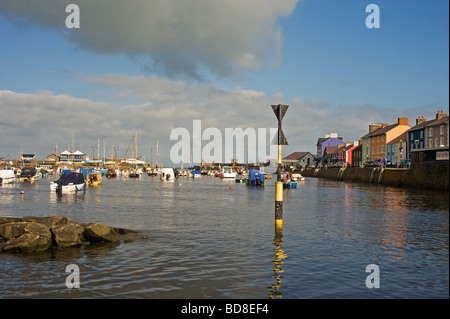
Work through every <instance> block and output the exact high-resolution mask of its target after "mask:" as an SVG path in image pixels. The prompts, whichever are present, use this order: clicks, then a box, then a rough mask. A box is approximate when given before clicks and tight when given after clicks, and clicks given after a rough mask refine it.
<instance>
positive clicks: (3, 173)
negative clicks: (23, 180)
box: [0, 169, 16, 184]
mask: <svg viewBox="0 0 450 319" xmlns="http://www.w3.org/2000/svg"><path fill="white" fill-rule="evenodd" d="M15 180H16V175H15V174H14V170H12V169H2V170H0V184H11V183H14V181H15Z"/></svg>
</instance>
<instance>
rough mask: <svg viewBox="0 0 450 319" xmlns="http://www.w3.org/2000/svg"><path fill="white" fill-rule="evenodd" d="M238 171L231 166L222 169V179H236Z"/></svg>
mask: <svg viewBox="0 0 450 319" xmlns="http://www.w3.org/2000/svg"><path fill="white" fill-rule="evenodd" d="M236 175H237V173H236V170H235V169H234V168H233V167H231V166H224V167H223V168H222V178H236Z"/></svg>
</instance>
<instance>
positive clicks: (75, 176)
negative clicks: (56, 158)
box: [50, 171, 86, 193]
mask: <svg viewBox="0 0 450 319" xmlns="http://www.w3.org/2000/svg"><path fill="white" fill-rule="evenodd" d="M85 189H86V179H85V177H84V175H83V173H75V172H70V171H69V172H66V173H62V174H61V176H60V177H59V179H58V180H57V181H55V182H51V183H50V190H51V191H56V192H57V193H70V192H78V191H82V190H83V191H84V190H85Z"/></svg>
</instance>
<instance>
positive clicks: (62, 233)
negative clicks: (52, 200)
mask: <svg viewBox="0 0 450 319" xmlns="http://www.w3.org/2000/svg"><path fill="white" fill-rule="evenodd" d="M120 239H123V241H124V242H125V243H129V242H133V241H135V240H140V239H148V236H146V235H143V234H140V233H137V232H135V231H133V230H128V229H124V228H112V227H109V226H106V225H103V224H99V223H87V224H78V223H76V222H74V221H72V220H70V219H68V218H67V217H65V216H51V217H35V216H28V217H0V252H2V251H4V252H27V253H31V252H40V251H44V250H47V249H49V248H51V247H57V248H65V247H71V246H78V245H85V244H89V242H86V241H90V242H112V243H120Z"/></svg>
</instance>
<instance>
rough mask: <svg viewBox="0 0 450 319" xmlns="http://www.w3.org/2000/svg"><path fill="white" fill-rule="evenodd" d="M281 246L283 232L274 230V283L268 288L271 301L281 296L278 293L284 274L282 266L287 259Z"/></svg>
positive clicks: (279, 292)
mask: <svg viewBox="0 0 450 319" xmlns="http://www.w3.org/2000/svg"><path fill="white" fill-rule="evenodd" d="M282 244H283V230H282V228H275V237H274V239H273V245H274V246H275V249H274V250H273V251H274V259H273V261H272V263H273V266H274V267H273V275H272V278H274V279H275V283H274V284H272V286H270V287H269V288H270V289H271V291H270V293H269V297H270V298H271V299H276V298H281V297H282V296H283V295H282V293H281V291H280V287H281V280H282V279H283V276H282V273H283V272H284V270H283V268H282V266H283V264H284V261H283V259H284V258H286V257H287V255H286V254H285V253H284V250H283V249H281V246H282Z"/></svg>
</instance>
